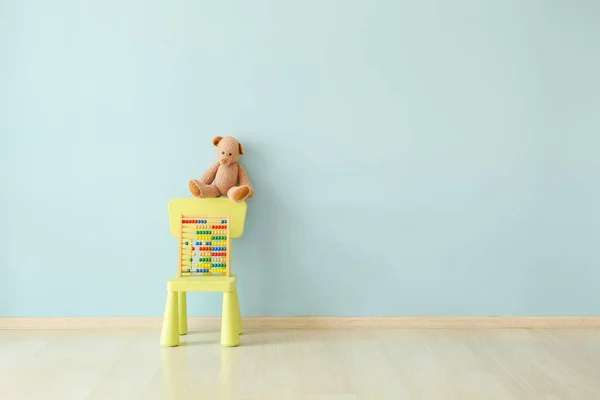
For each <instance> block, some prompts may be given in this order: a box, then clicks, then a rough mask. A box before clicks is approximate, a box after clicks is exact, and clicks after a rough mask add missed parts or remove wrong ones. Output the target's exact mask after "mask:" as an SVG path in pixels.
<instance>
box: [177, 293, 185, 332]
mask: <svg viewBox="0 0 600 400" xmlns="http://www.w3.org/2000/svg"><path fill="white" fill-rule="evenodd" d="M177 293H178V297H179V301H178V310H179V334H180V335H185V334H187V332H188V320H187V301H186V292H177Z"/></svg>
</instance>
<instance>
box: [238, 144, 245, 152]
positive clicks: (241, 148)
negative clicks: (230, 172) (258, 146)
mask: <svg viewBox="0 0 600 400" xmlns="http://www.w3.org/2000/svg"><path fill="white" fill-rule="evenodd" d="M238 144H239V145H240V154H244V146H242V144H241V143H238Z"/></svg>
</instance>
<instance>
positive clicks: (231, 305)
mask: <svg viewBox="0 0 600 400" xmlns="http://www.w3.org/2000/svg"><path fill="white" fill-rule="evenodd" d="M238 344H240V335H239V330H238V328H237V320H236V316H235V292H223V315H222V316H221V345H222V346H228V347H232V346H237V345H238Z"/></svg>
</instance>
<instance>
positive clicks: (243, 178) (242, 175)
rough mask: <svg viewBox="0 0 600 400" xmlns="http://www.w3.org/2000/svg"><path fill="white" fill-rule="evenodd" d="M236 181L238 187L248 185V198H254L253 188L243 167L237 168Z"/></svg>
mask: <svg viewBox="0 0 600 400" xmlns="http://www.w3.org/2000/svg"><path fill="white" fill-rule="evenodd" d="M238 165H239V164H238ZM238 181H239V185H240V186H243V185H248V186H249V187H250V195H249V196H248V198H249V199H251V198H252V197H254V188H253V187H252V184H251V183H250V178H249V177H248V174H247V173H246V170H245V169H244V167H242V166H241V165H240V166H239V171H238Z"/></svg>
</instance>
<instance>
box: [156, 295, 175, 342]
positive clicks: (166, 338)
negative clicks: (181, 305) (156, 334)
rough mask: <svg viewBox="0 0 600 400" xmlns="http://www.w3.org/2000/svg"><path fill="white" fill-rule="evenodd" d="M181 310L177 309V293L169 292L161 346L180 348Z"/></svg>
mask: <svg viewBox="0 0 600 400" xmlns="http://www.w3.org/2000/svg"><path fill="white" fill-rule="evenodd" d="M178 314H179V310H178V307H177V292H171V291H168V292H167V304H166V306H165V316H164V318H163V325H162V332H161V334H160V344H161V346H168V347H172V346H179V315H178Z"/></svg>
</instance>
